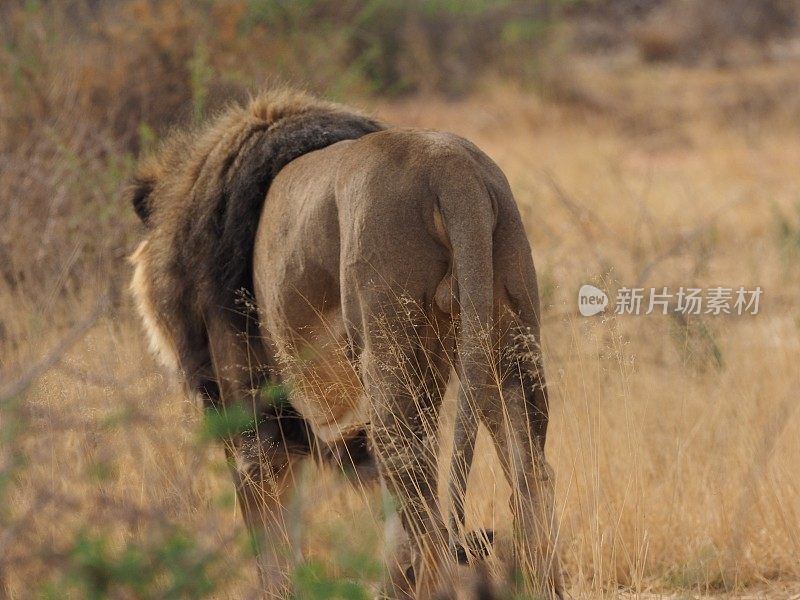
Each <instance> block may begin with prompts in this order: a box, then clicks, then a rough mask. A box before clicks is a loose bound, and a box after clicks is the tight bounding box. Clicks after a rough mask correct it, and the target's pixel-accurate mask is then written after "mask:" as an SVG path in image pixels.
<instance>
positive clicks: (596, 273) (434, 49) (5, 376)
mask: <svg viewBox="0 0 800 600" xmlns="http://www.w3.org/2000/svg"><path fill="white" fill-rule="evenodd" d="M445 4H447V3H443V4H442V6H445ZM467 4H468V5H469V6H470V7H471V8H469V9H464V10H463V11H462V12H459V11H458V10H456V9H453V8H452V7H450V8H449V9H446V8H440V12H435V11H434V12H426V11H424V10H419V11H417V12H415V11H414V10H411V9H407V10H406V11H405V12H404V11H403V10H399V9H394V8H387V6H390V5H391V4H389V5H387V4H385V3H381V2H375V3H370V2H366V3H363V2H362V3H359V2H350V3H345V4H344V5H343V6H344V8H342V9H337V8H336V7H334V6H333V5H332V4H331V3H327V2H320V3H316V4H315V3H305V2H304V3H298V5H296V6H300V5H302V6H303V7H305V8H291V9H290V8H287V6H288V5H284V4H283V3H279V2H249V3H248V2H233V1H232V2H230V3H225V2H205V3H201V4H197V5H194V4H189V3H181V2H178V1H172V0H170V1H167V2H161V3H150V2H143V1H141V2H139V1H131V2H120V3H114V4H111V3H109V4H108V5H106V4H104V3H95V2H89V1H86V2H66V3H63V4H60V3H48V2H42V3H37V2H25V3H22V2H9V3H7V4H6V3H4V4H3V6H2V7H0V20H1V21H2V25H0V35H2V36H3V40H2V41H3V44H2V49H0V64H1V65H2V69H1V70H0V215H2V220H3V227H2V231H0V440H2V441H1V442H0V444H1V445H0V596H3V597H10V598H28V597H53V598H61V597H75V598H82V597H94V598H100V597H115V598H116V597H119V598H156V597H163V598H167V597H170V598H171V597H203V596H206V595H207V596H211V597H219V598H242V597H255V596H256V590H257V578H256V572H255V568H254V566H253V559H252V556H251V555H250V550H249V544H248V539H247V535H246V533H245V531H244V527H243V525H242V523H241V518H240V516H239V515H238V514H237V510H238V509H237V508H236V506H235V502H234V494H233V489H232V484H231V483H230V478H229V474H228V471H227V466H226V464H225V460H224V456H223V453H222V451H221V450H220V448H219V445H218V444H217V443H216V438H218V437H220V436H221V435H224V433H225V432H224V431H221V430H220V424H219V423H216V422H214V421H213V420H209V419H208V418H204V416H203V414H202V412H201V410H200V409H199V408H198V407H196V406H195V405H194V404H193V403H191V402H189V401H188V400H186V399H185V397H184V396H183V394H182V392H181V390H180V388H179V386H178V385H177V384H176V383H175V382H173V381H171V380H170V379H169V378H168V377H166V376H165V374H164V373H163V372H162V370H161V369H160V368H159V367H158V366H157V364H156V363H155V361H154V360H153V359H152V358H151V357H150V355H149V353H148V349H147V345H146V340H145V338H144V335H143V332H142V330H141V327H140V325H139V323H138V321H137V319H136V318H135V315H134V310H133V303H132V301H131V298H130V297H129V294H128V292H127V287H126V286H127V280H128V278H129V276H130V273H129V266H128V264H127V262H126V260H125V257H126V256H127V255H128V254H129V253H130V251H132V249H133V248H134V246H135V243H136V240H137V239H138V238H139V237H140V236H141V235H142V233H143V231H142V228H141V225H140V224H139V223H138V221H137V219H136V217H135V215H134V214H133V211H132V210H131V209H130V207H129V206H127V205H126V204H125V203H123V201H122V197H123V190H124V188H125V184H126V181H127V178H128V177H129V175H130V174H131V172H132V168H133V165H134V164H135V160H136V157H137V156H138V155H140V154H142V153H146V152H147V151H149V150H150V149H152V147H153V146H154V145H155V144H156V143H157V141H158V139H160V137H161V136H163V135H164V134H165V132H166V131H167V130H168V128H169V127H170V126H172V125H173V124H175V123H186V122H191V121H193V120H201V119H202V118H203V115H205V114H208V113H209V112H213V111H214V110H215V109H216V107H218V106H220V105H222V104H224V103H225V102H227V101H229V100H230V99H232V98H239V97H242V96H243V95H245V94H246V92H247V91H248V90H251V89H255V88H257V87H258V86H263V85H268V84H269V83H270V82H271V81H276V80H281V81H289V82H290V83H294V84H298V85H299V84H303V85H305V86H307V87H309V88H310V89H312V90H316V91H319V92H321V93H325V94H327V95H330V96H332V97H333V98H335V99H338V100H343V101H347V102H351V103H354V104H357V105H359V106H361V107H364V108H365V109H366V110H368V111H370V112H372V113H374V114H375V115H377V116H379V117H380V118H381V119H384V120H385V121H387V122H388V123H391V124H396V125H402V126H419V127H429V128H436V129H443V130H449V131H453V132H455V133H458V134H461V135H463V136H465V137H468V138H469V139H471V140H473V141H474V142H475V143H477V144H478V145H479V146H480V147H481V148H482V149H484V150H485V151H486V152H487V153H488V154H489V155H490V156H491V157H492V158H493V159H494V160H495V161H496V162H497V163H498V164H499V165H500V166H501V167H502V168H503V170H504V171H505V172H506V174H507V176H508V178H509V181H510V183H511V186H512V188H513V190H514V194H515V196H516V199H517V201H518V203H519V205H520V210H521V212H522V215H523V219H524V222H525V225H526V227H527V230H528V233H529V236H530V239H531V241H532V245H533V249H534V259H535V262H536V265H537V271H538V274H539V279H540V287H541V292H542V300H543V305H544V310H543V349H544V353H545V359H546V369H547V375H548V383H549V386H550V393H551V425H550V430H549V434H548V444H547V453H548V459H549V461H550V463H551V464H552V466H553V468H554V470H555V473H556V504H557V514H558V519H559V522H560V546H561V552H562V556H563V563H564V568H565V571H566V576H567V580H568V585H569V589H570V592H571V594H572V595H573V596H574V597H576V598H600V597H618V596H621V595H622V596H625V597H647V598H649V597H652V596H653V595H665V596H669V597H676V598H678V597H695V596H698V595H720V596H732V597H739V596H747V597H764V596H769V597H775V598H785V597H791V596H793V595H796V594H798V593H800V477H798V467H800V410H798V408H797V405H798V389H800V368H798V356H799V355H800V301H798V293H799V292H800V194H799V193H798V189H800V169H798V165H800V86H798V83H800V55H798V53H797V49H796V44H794V45H793V43H792V42H791V39H784V37H782V38H781V39H780V40H779V41H774V40H768V42H769V43H768V42H763V41H761V39H760V38H757V37H754V38H753V39H755V40H756V41H753V39H750V38H747V39H746V40H745V41H746V42H747V44H744V45H743V43H741V44H740V43H739V42H740V41H741V40H742V39H744V38H736V39H735V40H734V41H735V42H736V43H727V42H726V43H725V44H723V46H724V52H723V51H721V50H720V51H719V52H720V54H715V55H714V56H712V57H710V58H709V57H706V56H702V55H700V54H698V55H697V56H694V55H693V56H692V57H691V60H689V59H686V58H685V57H684V56H683V55H682V54H681V52H679V50H680V49H683V48H684V46H683V45H680V46H679V47H678V48H676V47H674V45H673V47H672V50H670V46H669V43H670V42H672V43H673V44H674V43H675V42H674V40H675V39H681V40H683V38H680V36H679V34H680V35H684V33H685V32H684V33H681V31H682V30H680V28H677V29H678V31H677V32H676V31H673V30H666V31H667V33H668V35H667V34H664V33H663V32H662V33H661V34H659V33H658V32H659V31H660V30H658V29H657V26H658V25H659V23H661V24H662V25H663V20H664V19H665V17H663V16H661V17H658V15H656V16H657V17H658V18H660V19H662V21H658V19H657V18H656V17H653V19H651V21H648V22H647V23H645V25H646V26H645V25H642V26H641V27H639V28H638V29H637V28H635V27H631V28H630V31H632V32H633V33H631V34H630V35H631V39H632V40H633V42H632V43H633V44H634V45H633V46H632V47H626V46H625V45H624V44H622V45H619V46H616V45H615V46H613V47H609V48H608V49H607V51H605V52H598V51H597V49H596V48H595V49H594V50H593V51H592V52H591V53H589V52H585V51H580V48H579V45H578V44H577V43H575V42H574V38H569V37H568V36H567V35H566V34H565V33H564V31H571V30H570V29H569V27H568V25H569V23H570V21H568V19H571V18H576V17H572V16H570V15H569V14H568V15H567V16H557V15H556V16H554V14H553V13H552V12H550V11H546V10H544V9H541V10H540V11H539V12H535V13H530V14H528V13H524V12H523V13H520V12H519V11H518V10H517V9H518V5H516V4H515V3H514V2H508V3H505V2H504V3H500V5H502V6H503V7H506V8H505V9H504V10H506V11H507V12H502V10H500V9H496V8H495V9H492V8H487V5H486V3H481V2H475V3H467ZM545 4H547V3H542V6H544V5H545ZM575 4H580V3H575ZM770 4H771V3H770ZM448 6H449V5H448ZM526 6H527V5H526ZM537 6H539V5H538V4H537ZM276 7H277V8H276ZM365 7H366V8H365ZM369 7H372V8H373V10H371V11H370V10H367V8H369ZM509 7H510V8H509ZM515 7H516V8H515ZM540 8H541V7H540ZM512 9H513V10H512ZM448 10H452V11H454V12H448ZM304 11H305V12H304ZM381 11H384V12H381ZM386 11H388V13H387V12H386ZM470 11H472V12H470ZM481 11H484V12H481ZM486 11H488V13H487V12H486ZM515 11H516V12H515ZM542 11H543V12H542ZM340 13H341V14H340ZM342 14H343V15H344V17H342ZM387 15H388V16H387ZM431 15H433V16H431ZM520 15H522V16H520ZM337 18H348V19H350V20H351V21H353V20H355V21H354V22H357V25H355V26H353V28H352V29H347V28H345V27H336V24H337V21H336V19H337ZM584 18H586V17H584ZM359 19H361V20H360V21H359ZM556 19H565V20H566V21H564V22H562V21H560V20H558V21H557V20H556ZM385 20H388V23H389V24H387V22H385ZM481 22H483V23H486V24H487V25H486V27H488V28H489V29H490V30H491V28H492V27H497V28H500V29H499V30H498V31H500V30H502V32H506V33H505V34H504V35H502V36H497V39H495V38H494V37H492V33H491V31H489V33H488V34H485V35H486V36H487V37H486V38H485V39H484V38H482V37H480V36H479V35H478V34H479V32H480V31H484V30H483V29H481V28H480V27H478V24H480V23H481ZM531 22H535V24H536V27H532V26H530V23H531ZM309 23H314V26H313V27H312V26H310V25H309ZM397 23H401V24H402V25H403V26H402V27H395V25H396V24H397ZM565 23H566V25H565ZM581 23H583V22H582V21H581ZM443 24H445V25H446V27H445V25H443ZM526 26H530V27H528V29H526ZM581 26H582V27H583V26H585V23H583V25H581ZM437 27H438V29H437ZM459 27H461V29H459ZM470 28H472V29H470ZM396 30H399V31H401V33H399V34H397V33H392V34H391V35H390V34H389V33H385V34H384V32H385V31H392V32H395V31H396ZM575 30H576V31H578V32H580V31H582V30H581V29H580V27H578V26H577V25H576V26H575ZM459 31H467V32H469V33H470V35H471V36H472V37H471V38H470V37H468V38H467V40H466V41H464V40H462V39H461V38H460V37H459V36H460V34H459V33H458V32H459ZM542 31H544V32H546V34H547V35H545V34H544V33H542V34H541V36H539V33H540V32H542ZM365 32H366V33H365ZM431 32H438V33H436V35H433V34H432V33H431ZM442 32H444V33H442ZM509 32H510V33H509ZM654 32H655V33H654ZM372 34H374V35H372ZM534 34H535V35H534ZM392 35H394V36H395V38H396V39H395V38H392V37H391V36H392ZM659 35H660V37H659ZM515 36H516V37H515ZM531 36H533V37H531ZM676 36H678V37H677V38H676ZM540 37H541V38H545V37H546V38H547V39H548V40H549V41H548V43H547V44H545V43H543V42H541V41H540ZM498 39H499V40H500V42H498V41H497V40H498ZM376 40H378V41H376ZM391 40H393V41H391ZM432 40H440V41H439V42H437V43H433V42H432ZM441 40H444V41H441ZM470 40H473V42H470ZM564 40H568V41H564ZM569 40H572V41H569ZM654 40H655V41H654ZM390 41H391V43H390ZM756 42H758V44H759V45H758V47H757V48H755V49H753V47H752V44H755V43H756ZM773 42H774V43H773ZM470 43H472V45H470ZM607 43H608V44H611V42H607ZM680 43H681V44H683V43H684V42H680ZM686 43H687V44H688V42H686ZM635 44H639V45H638V46H636V45H635ZM748 44H749V45H748ZM767 46H769V52H768V53H767V51H766V50H765V49H764V48H765V47H767ZM465 48H467V49H468V50H469V51H467V50H465ZM637 48H638V50H639V52H638V53H637V51H636V50H637ZM665 48H666V50H665ZM523 51H524V52H527V53H529V55H530V56H532V57H535V60H534V59H531V60H530V61H528V62H525V61H524V60H522V57H523V55H524V52H523ZM654 52H655V56H653V55H652V53H654ZM715 52H716V51H715ZM525 56H527V55H525ZM376 57H378V58H376ZM387 57H389V58H387ZM720 57H722V58H720ZM723 59H724V60H723ZM454 65H455V66H454ZM398 235H402V232H398ZM585 283H593V284H595V285H597V286H598V287H602V288H604V289H606V290H608V291H609V292H610V293H611V296H612V297H613V295H614V291H615V290H617V289H618V288H619V287H623V286H628V287H632V286H641V287H645V288H650V287H655V288H661V287H664V286H667V287H670V288H672V289H673V290H674V289H677V288H678V287H680V286H684V287H701V288H710V287H713V286H726V287H733V288H738V287H739V286H744V287H746V288H749V289H752V288H755V287H756V286H760V287H761V288H762V290H763V295H762V297H761V302H760V310H759V313H758V314H757V315H742V316H738V315H719V316H717V315H699V316H690V317H688V318H676V317H674V316H662V315H658V314H651V315H639V316H634V315H620V316H616V315H614V314H606V315H605V316H596V317H592V318H586V317H582V316H580V315H579V314H578V312H577V308H576V296H577V292H578V288H579V287H580V286H581V285H582V284H585ZM451 412H452V398H451V397H450V396H448V401H447V405H446V410H445V415H444V417H445V418H444V422H443V427H444V431H445V432H446V431H447V429H446V428H447V423H448V419H447V417H448V416H449V415H450V414H451ZM447 439H448V437H447V435H444V440H445V443H444V448H443V455H445V456H446V455H447V453H448V452H449V450H450V449H449V447H448V444H447ZM478 456H479V458H478V462H477V465H476V469H475V471H474V473H473V477H472V480H471V492H470V495H469V497H468V519H469V520H470V522H471V523H473V524H476V525H483V526H492V527H494V528H495V529H497V530H498V531H499V532H501V533H502V532H504V531H507V526H506V525H505V523H507V520H508V514H509V513H508V508H507V501H506V499H507V497H508V488H507V486H506V484H505V483H504V481H503V479H502V476H501V474H500V472H499V467H497V466H496V458H495V456H494V454H493V452H492V451H491V450H490V447H489V445H488V443H486V440H485V439H482V440H481V443H480V445H479V450H478ZM445 464H446V461H442V465H445ZM299 477H300V478H301V481H300V485H301V490H302V494H301V497H300V499H299V500H298V501H297V502H296V505H295V506H293V507H292V512H291V514H292V522H291V523H290V528H289V531H290V534H291V536H292V542H293V544H295V547H296V548H297V549H298V556H299V554H300V552H299V551H302V554H303V558H302V559H300V558H298V561H297V572H296V575H295V579H296V588H297V590H298V597H299V598H309V599H317V598H361V597H366V596H365V594H366V593H367V592H366V591H365V590H370V589H372V588H373V587H374V586H375V584H376V583H377V582H378V581H379V580H380V578H381V567H380V560H379V559H380V541H381V530H382V519H383V516H382V514H383V511H384V505H383V500H382V498H381V496H380V494H379V493H377V492H376V491H370V490H366V491H365V490H359V489H355V490H354V489H352V488H349V487H348V486H347V485H346V484H344V483H342V481H341V478H340V476H339V475H338V474H337V473H334V472H332V471H324V472H321V473H320V472H318V471H315V470H314V469H310V468H309V469H306V470H304V471H303V472H302V473H300V474H299ZM301 530H302V531H303V532H304V535H303V536H301V535H300V532H301ZM301 537H302V538H303V539H301Z"/></svg>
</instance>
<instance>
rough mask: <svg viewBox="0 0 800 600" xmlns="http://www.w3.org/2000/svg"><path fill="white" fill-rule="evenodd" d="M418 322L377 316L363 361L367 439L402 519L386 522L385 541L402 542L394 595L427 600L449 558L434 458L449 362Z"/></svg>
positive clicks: (392, 569)
mask: <svg viewBox="0 0 800 600" xmlns="http://www.w3.org/2000/svg"><path fill="white" fill-rule="evenodd" d="M384 314H385V313H384ZM422 321H423V324H414V323H408V322H406V321H404V320H403V318H401V319H399V320H394V321H393V323H392V328H391V335H387V330H386V329H385V328H384V325H385V323H382V321H380V320H376V321H374V327H372V328H371V329H370V331H369V332H368V333H367V343H366V347H365V349H364V351H363V352H362V354H361V357H360V367H361V373H362V377H363V380H364V386H365V389H366V392H367V394H368V395H369V397H370V400H371V423H370V437H371V441H372V447H373V450H374V453H375V458H376V460H377V464H378V469H379V472H380V476H381V481H382V483H383V485H384V486H385V489H386V490H387V491H388V492H389V493H390V494H391V496H392V497H393V498H394V499H395V501H396V505H397V506H396V508H397V513H398V516H399V520H400V524H401V525H402V530H399V529H397V527H396V525H395V526H394V528H395V531H392V527H393V524H392V523H391V522H390V523H388V524H387V542H389V543H391V542H392V541H393V540H394V541H396V542H398V543H399V544H400V545H406V547H399V548H396V549H395V550H396V552H395V554H394V556H395V560H396V561H399V562H398V564H389V565H387V566H388V568H389V571H390V573H391V574H392V579H393V582H392V584H393V587H394V589H393V590H392V593H393V597H395V598H407V597H414V598H418V599H420V600H427V599H428V598H433V597H435V594H436V592H437V591H438V590H439V588H440V585H441V582H442V581H443V576H444V571H445V570H446V569H447V564H448V562H449V561H448V557H449V552H448V539H447V528H446V526H445V522H444V519H443V517H442V514H441V510H440V506H439V499H438V493H437V475H438V473H437V465H436V460H437V454H438V437H437V434H438V415H439V408H440V406H441V399H442V394H443V393H444V388H445V385H446V383H447V378H448V376H449V372H450V363H449V361H448V360H447V357H445V356H443V355H444V353H443V352H442V351H441V346H440V345H439V343H438V340H437V337H436V335H434V332H433V331H432V329H431V328H430V326H429V325H426V324H424V318H423V319H422ZM400 563H402V564H400ZM409 563H410V564H409ZM411 589H414V590H415V591H414V593H413V595H411V596H409V594H410V590H411Z"/></svg>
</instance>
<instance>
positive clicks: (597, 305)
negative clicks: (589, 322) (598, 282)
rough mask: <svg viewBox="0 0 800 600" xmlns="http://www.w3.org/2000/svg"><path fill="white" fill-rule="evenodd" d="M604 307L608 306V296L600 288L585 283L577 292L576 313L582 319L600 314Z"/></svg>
mask: <svg viewBox="0 0 800 600" xmlns="http://www.w3.org/2000/svg"><path fill="white" fill-rule="evenodd" d="M606 306H608V296H607V295H606V293H605V292H604V291H603V290H601V289H600V288H596V287H594V286H593V285H589V284H588V283H587V284H585V285H582V286H581V289H580V290H578V311H580V313H581V314H582V315H583V316H584V317H591V316H592V315H596V314H597V313H601V312H603V311H604V310H605V309H606Z"/></svg>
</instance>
